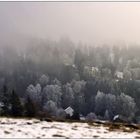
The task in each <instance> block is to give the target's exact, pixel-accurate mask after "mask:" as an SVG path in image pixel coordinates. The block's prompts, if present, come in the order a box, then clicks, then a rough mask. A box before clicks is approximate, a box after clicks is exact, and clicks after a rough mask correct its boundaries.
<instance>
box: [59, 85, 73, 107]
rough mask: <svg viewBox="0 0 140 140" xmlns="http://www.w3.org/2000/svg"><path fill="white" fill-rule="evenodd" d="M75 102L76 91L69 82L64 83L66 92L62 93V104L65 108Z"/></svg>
mask: <svg viewBox="0 0 140 140" xmlns="http://www.w3.org/2000/svg"><path fill="white" fill-rule="evenodd" d="M73 102H74V92H73V89H72V87H71V85H70V84H69V83H67V84H66V85H64V92H63V95H62V105H63V107H64V108H67V107H69V106H72V105H73Z"/></svg>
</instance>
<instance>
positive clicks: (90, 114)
mask: <svg viewBox="0 0 140 140" xmlns="http://www.w3.org/2000/svg"><path fill="white" fill-rule="evenodd" d="M95 119H97V116H96V114H95V113H93V112H90V113H89V114H88V115H87V116H86V120H87V121H93V120H95Z"/></svg>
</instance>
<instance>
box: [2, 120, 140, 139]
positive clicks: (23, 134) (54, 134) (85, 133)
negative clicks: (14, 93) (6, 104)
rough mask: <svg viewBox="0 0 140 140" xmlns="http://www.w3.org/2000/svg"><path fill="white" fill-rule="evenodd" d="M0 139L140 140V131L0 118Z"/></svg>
mask: <svg viewBox="0 0 140 140" xmlns="http://www.w3.org/2000/svg"><path fill="white" fill-rule="evenodd" d="M0 138H140V130H139V129H138V130H130V128H129V127H125V128H123V129H114V128H113V129H112V128H111V127H109V126H107V125H106V126H105V125H103V124H98V123H92V124H88V123H75V122H74V123H69V122H68V123H65V122H46V121H40V120H37V119H30V120H29V119H11V118H0Z"/></svg>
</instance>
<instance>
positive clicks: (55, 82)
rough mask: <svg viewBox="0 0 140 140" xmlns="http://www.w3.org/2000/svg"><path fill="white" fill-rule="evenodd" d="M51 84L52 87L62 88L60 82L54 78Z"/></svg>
mask: <svg viewBox="0 0 140 140" xmlns="http://www.w3.org/2000/svg"><path fill="white" fill-rule="evenodd" d="M52 84H53V85H58V86H62V84H61V82H60V81H59V80H58V79H57V78H55V79H54V80H53V82H52Z"/></svg>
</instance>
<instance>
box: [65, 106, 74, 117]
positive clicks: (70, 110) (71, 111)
mask: <svg viewBox="0 0 140 140" xmlns="http://www.w3.org/2000/svg"><path fill="white" fill-rule="evenodd" d="M65 112H66V113H67V114H69V115H70V116H72V115H73V112H74V110H73V109H72V108H71V107H70V106H69V107H68V108H66V109H65Z"/></svg>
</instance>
